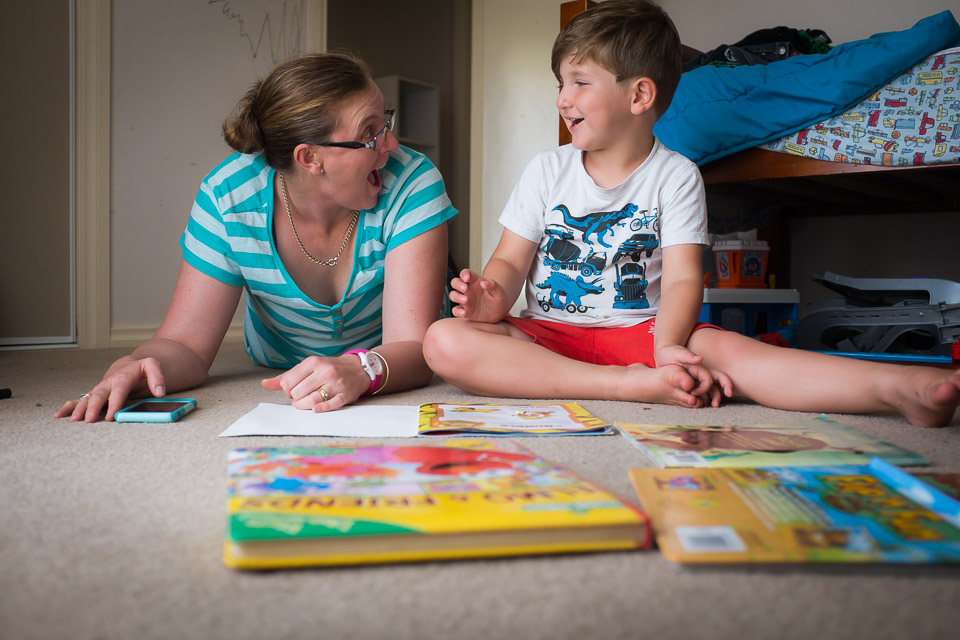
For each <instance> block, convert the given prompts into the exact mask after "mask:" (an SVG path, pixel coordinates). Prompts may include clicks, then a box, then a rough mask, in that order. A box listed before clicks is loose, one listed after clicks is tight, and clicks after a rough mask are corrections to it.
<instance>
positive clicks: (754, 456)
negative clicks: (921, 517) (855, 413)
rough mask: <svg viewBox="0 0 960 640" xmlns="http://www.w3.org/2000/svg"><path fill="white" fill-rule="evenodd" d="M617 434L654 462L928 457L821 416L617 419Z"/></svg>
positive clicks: (916, 460) (768, 463) (914, 461)
mask: <svg viewBox="0 0 960 640" xmlns="http://www.w3.org/2000/svg"><path fill="white" fill-rule="evenodd" d="M617 427H618V429H619V431H620V433H621V434H622V435H623V436H624V437H625V438H626V439H627V440H628V441H629V442H630V443H631V444H633V445H634V446H635V447H637V448H638V449H639V450H640V451H641V452H642V453H643V454H644V457H646V458H647V459H649V460H650V462H652V463H653V464H655V465H657V466H658V467H792V466H802V465H824V464H830V465H834V464H867V463H869V462H870V458H872V457H873V456H879V457H881V458H883V459H884V460H886V461H887V462H890V463H893V464H900V465H907V466H910V465H917V466H919V465H926V464H929V461H928V460H927V459H926V458H925V457H923V456H922V455H920V454H919V453H915V452H913V451H910V450H909V449H904V448H903V447H901V446H898V445H895V444H893V443H890V442H887V441H885V440H881V439H880V438H878V437H876V436H874V435H871V434H869V433H865V432H863V431H860V430H858V429H854V428H853V427H850V426H847V425H845V424H842V423H840V422H836V421H834V420H831V419H829V418H828V417H826V416H824V415H821V416H819V417H817V418H813V419H811V420H797V421H795V422H776V423H768V424H748V425H709V426H692V425H676V424H631V423H626V422H618V423H617Z"/></svg>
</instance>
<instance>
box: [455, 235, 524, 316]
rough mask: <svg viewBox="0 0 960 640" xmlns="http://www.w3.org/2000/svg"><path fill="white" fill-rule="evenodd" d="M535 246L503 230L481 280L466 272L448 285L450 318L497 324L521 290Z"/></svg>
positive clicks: (477, 276)
mask: <svg viewBox="0 0 960 640" xmlns="http://www.w3.org/2000/svg"><path fill="white" fill-rule="evenodd" d="M536 251H537V243H536V242H531V241H530V240H527V239H526V238H524V237H523V236H520V235H518V234H516V233H514V232H512V231H510V230H509V229H504V230H503V234H502V235H501V236H500V243H499V244H498V245H497V248H496V249H495V250H494V252H493V255H492V256H490V260H488V261H487V266H486V267H484V269H483V276H479V275H477V274H476V273H475V272H473V271H470V270H469V269H464V270H463V271H461V272H460V277H459V278H454V279H453V281H452V282H451V285H452V288H453V291H451V292H450V300H451V301H452V302H454V303H456V304H457V306H456V307H454V308H453V315H455V316H457V317H458V318H466V319H468V320H474V321H476V322H490V323H495V322H500V321H501V320H503V318H504V317H505V316H506V315H507V314H508V313H509V312H510V308H511V307H512V306H513V303H514V302H515V301H516V300H517V296H519V295H520V292H521V291H522V290H523V283H524V280H526V277H527V273H528V272H529V271H530V263H531V262H532V261H533V257H534V255H535V254H536Z"/></svg>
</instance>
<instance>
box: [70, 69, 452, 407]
mask: <svg viewBox="0 0 960 640" xmlns="http://www.w3.org/2000/svg"><path fill="white" fill-rule="evenodd" d="M391 127H392V114H390V113H385V112H384V105H383V97H382V96H381V95H380V91H379V90H378V89H377V86H376V85H375V84H374V83H373V81H372V79H371V77H370V73H369V71H368V70H367V68H366V66H365V65H364V63H363V62H361V61H360V60H358V59H356V58H354V57H352V56H349V55H345V54H331V53H320V54H309V55H303V56H297V57H294V58H291V59H289V60H287V61H285V62H283V63H281V64H280V65H279V66H277V68H276V69H274V70H273V72H271V74H270V75H269V76H268V77H267V78H265V79H264V80H262V81H260V82H258V83H257V84H256V85H255V86H254V87H253V88H252V89H251V90H250V91H249V92H248V93H247V95H246V96H245V97H244V98H243V100H241V102H240V104H239V105H238V109H237V112H236V113H235V114H233V115H232V116H231V117H230V118H228V119H227V121H226V122H225V123H224V126H223V133H224V137H225V139H226V141H227V143H228V144H229V145H230V146H231V147H232V148H233V149H235V150H236V151H237V153H235V154H233V155H231V156H230V157H229V158H227V159H226V160H225V161H224V162H223V163H222V164H221V165H220V166H219V167H217V168H216V169H214V170H213V172H211V173H210V175H208V176H207V177H206V178H205V179H204V181H203V183H202V185H201V187H200V192H199V194H198V195H197V199H196V202H195V203H194V206H193V211H192V212H191V215H190V221H189V223H188V224H187V228H186V231H185V232H184V234H183V236H182V237H181V240H180V244H181V246H182V251H183V262H182V263H181V267H180V273H179V275H178V277H177V283H176V287H175V290H174V293H173V299H172V300H171V302H170V307H169V309H168V310H167V314H166V317H165V318H164V320H163V323H162V324H161V325H160V328H159V329H158V331H157V333H156V335H155V336H154V337H153V339H152V340H149V341H148V342H146V343H144V344H143V345H141V346H140V347H139V348H137V349H136V350H135V351H134V352H133V353H132V354H131V355H130V356H127V357H124V358H120V359H119V360H117V361H116V362H114V363H113V365H111V366H110V368H109V369H108V370H107V373H106V374H105V375H104V377H103V379H102V380H101V381H100V383H99V384H97V385H96V386H95V387H94V388H93V389H92V390H91V391H90V392H89V393H85V394H83V396H82V397H81V398H80V399H79V400H71V401H68V402H66V403H64V405H63V406H62V407H60V409H59V410H58V411H57V412H56V414H55V415H56V417H65V416H70V419H71V420H74V421H79V420H84V421H86V422H93V421H96V420H97V419H98V418H99V416H100V415H101V413H102V411H103V410H104V409H106V419H107V420H112V419H113V416H114V413H116V411H117V410H118V409H120V408H121V407H122V406H123V404H124V401H125V400H126V399H127V398H128V397H130V396H135V395H153V396H156V397H162V396H164V395H165V394H166V393H168V392H173V391H178V390H181V389H187V388H190V387H194V386H197V385H199V384H201V383H202V382H203V380H204V378H205V377H206V374H207V371H208V370H209V369H210V365H211V364H212V362H213V359H214V357H215V356H216V353H217V350H218V349H219V347H220V344H221V342H222V341H223V337H224V335H225V334H226V331H227V328H228V327H229V325H230V321H231V319H232V318H233V316H234V312H235V311H236V308H237V304H238V303H239V301H240V294H241V292H243V291H246V292H247V296H246V298H247V303H246V307H247V308H246V315H245V320H244V343H245V345H246V349H247V353H248V354H249V355H250V357H251V358H252V359H253V360H254V361H255V362H257V363H258V364H261V365H264V366H269V367H276V368H289V370H288V371H286V372H284V373H282V374H280V375H277V376H275V377H271V378H267V379H265V380H263V381H262V383H261V384H262V385H263V386H264V387H265V388H267V389H276V390H282V391H283V392H284V393H285V394H286V395H287V397H289V398H290V399H291V400H292V404H293V406H295V407H298V408H300V409H312V410H314V411H329V410H332V409H339V408H340V407H342V406H344V405H346V404H349V403H351V402H354V401H355V400H357V398H359V397H361V396H363V395H366V394H368V393H383V392H392V391H400V390H403V389H409V388H413V387H418V386H423V385H425V384H427V383H428V382H429V381H430V379H431V376H432V374H431V372H430V369H429V368H428V367H427V365H426V363H425V362H424V359H423V352H422V347H421V343H422V341H423V336H424V333H425V331H426V329H427V327H428V326H429V325H430V323H432V322H433V321H434V320H436V319H437V318H438V317H439V314H440V307H441V304H442V300H443V288H444V280H445V274H446V264H447V232H446V221H447V220H448V219H450V218H451V217H453V216H454V215H456V213H457V212H456V210H455V209H453V207H452V206H451V205H450V201H449V199H448V198H447V195H446V193H445V191H444V188H443V181H442V178H441V177H440V174H439V173H438V172H437V170H436V169H435V168H434V167H433V165H432V164H430V161H429V160H427V159H426V158H425V157H424V156H422V155H420V154H418V153H416V152H413V151H411V150H409V149H406V148H401V147H399V145H398V143H397V140H396V138H395V137H394V136H393V135H392V133H391Z"/></svg>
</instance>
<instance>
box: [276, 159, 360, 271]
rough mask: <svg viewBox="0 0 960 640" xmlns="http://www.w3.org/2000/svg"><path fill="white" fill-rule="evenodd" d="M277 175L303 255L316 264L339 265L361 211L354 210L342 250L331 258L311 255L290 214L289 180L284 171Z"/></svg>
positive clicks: (284, 202)
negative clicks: (338, 261)
mask: <svg viewBox="0 0 960 640" xmlns="http://www.w3.org/2000/svg"><path fill="white" fill-rule="evenodd" d="M277 175H279V176H280V194H281V195H282V196H283V208H284V209H286V210H287V220H289V221H290V228H291V229H293V237H294V238H296V239H297V244H298V245H300V251H303V255H305V256H307V257H308V258H310V260H311V261H312V262H313V263H314V264H319V265H322V266H324V267H335V266H337V260H339V259H340V254H342V253H343V250H344V249H345V248H346V247H347V243H348V242H350V236H351V235H352V234H353V230H354V229H355V228H356V227H357V222H358V221H359V220H360V212H359V211H356V210H354V212H353V218H352V219H351V220H350V226H349V227H347V234H346V235H345V236H343V244H341V245H340V251H337V255H335V256H333V257H332V258H330V259H329V260H320V259H318V258H314V257H313V256H312V255H310V252H309V251H307V250H306V248H304V246H303V243H302V242H300V235H299V234H298V233H297V228H296V227H295V226H293V216H292V215H291V214H290V201H289V200H287V181H286V180H284V179H283V174H282V173H278V174H277Z"/></svg>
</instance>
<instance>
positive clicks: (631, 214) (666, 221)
mask: <svg viewBox="0 0 960 640" xmlns="http://www.w3.org/2000/svg"><path fill="white" fill-rule="evenodd" d="M582 158H583V155H582V153H581V152H580V151H579V150H577V149H576V148H574V146H573V145H570V144H568V145H565V146H562V147H558V148H556V149H551V150H549V151H544V152H541V153H539V154H537V156H536V157H534V159H533V160H531V161H530V163H529V164H528V165H527V167H526V169H524V171H523V175H522V176H521V177H520V181H519V182H518V183H517V186H516V187H515V188H514V190H513V193H512V194H511V196H510V199H509V200H508V201H507V205H506V207H505V208H504V210H503V213H502V214H501V215H500V224H502V225H503V226H504V227H506V228H507V229H509V230H510V231H512V232H514V233H516V234H517V235H519V236H522V237H524V238H526V239H528V240H530V241H531V242H536V243H537V244H538V245H539V247H538V248H537V253H536V256H535V258H534V261H533V264H532V265H531V267H530V272H529V273H528V274H527V281H526V284H525V295H526V300H527V308H526V309H525V310H524V311H523V312H522V313H521V314H520V315H521V317H526V318H541V319H544V320H553V321H555V322H565V323H570V324H584V325H591V326H596V327H626V326H631V325H635V324H639V323H641V322H644V321H646V320H649V319H651V318H653V317H655V316H656V313H657V307H658V305H659V301H660V274H661V269H662V263H661V250H662V248H663V247H665V246H670V245H676V244H701V245H703V244H707V242H708V238H707V212H706V204H705V200H704V190H703V180H702V179H701V177H700V172H699V170H698V169H697V166H696V165H695V164H694V163H692V162H691V161H690V160H688V159H687V158H685V157H683V156H681V155H680V154H678V153H675V152H673V151H670V150H669V149H667V148H666V147H664V146H663V145H661V144H660V142H659V141H656V140H655V141H654V145H653V149H652V151H651V152H650V155H649V156H648V157H647V158H646V160H644V161H643V163H642V164H641V165H640V166H639V167H637V169H636V170H635V171H634V172H633V173H632V174H630V176H629V177H628V178H627V179H626V180H624V181H623V182H622V183H621V184H619V185H617V186H615V187H613V188H611V189H602V188H600V187H598V186H597V185H596V183H594V181H593V179H592V178H591V177H590V176H589V175H588V174H587V172H586V170H585V169H584V167H583V160H582Z"/></svg>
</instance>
